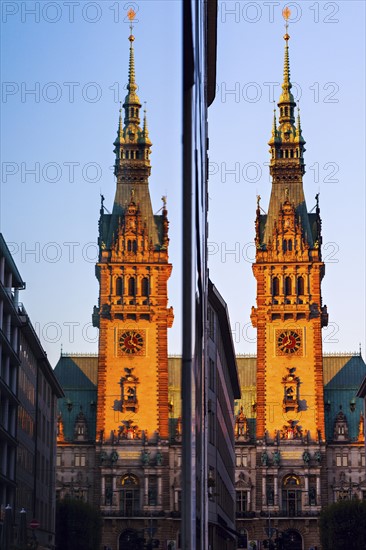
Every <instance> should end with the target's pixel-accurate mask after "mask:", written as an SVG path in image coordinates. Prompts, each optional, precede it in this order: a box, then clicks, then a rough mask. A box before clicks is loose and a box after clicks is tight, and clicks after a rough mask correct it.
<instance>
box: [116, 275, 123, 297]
mask: <svg viewBox="0 0 366 550" xmlns="http://www.w3.org/2000/svg"><path fill="white" fill-rule="evenodd" d="M122 294H123V284H122V279H121V277H117V279H116V295H117V296H122Z"/></svg>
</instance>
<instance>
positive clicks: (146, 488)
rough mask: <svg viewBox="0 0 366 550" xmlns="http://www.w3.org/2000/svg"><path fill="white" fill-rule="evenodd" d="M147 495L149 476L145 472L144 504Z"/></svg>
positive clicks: (145, 504) (145, 503) (146, 500)
mask: <svg viewBox="0 0 366 550" xmlns="http://www.w3.org/2000/svg"><path fill="white" fill-rule="evenodd" d="M148 495H149V478H148V476H147V474H145V478H144V506H147V505H148Z"/></svg>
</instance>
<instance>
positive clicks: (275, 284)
mask: <svg viewBox="0 0 366 550" xmlns="http://www.w3.org/2000/svg"><path fill="white" fill-rule="evenodd" d="M279 293H280V281H279V279H278V277H273V279H272V295H273V296H278V295H279Z"/></svg>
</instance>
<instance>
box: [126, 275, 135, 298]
mask: <svg viewBox="0 0 366 550" xmlns="http://www.w3.org/2000/svg"><path fill="white" fill-rule="evenodd" d="M128 295H129V296H135V295H136V280H135V277H130V278H129V279H128Z"/></svg>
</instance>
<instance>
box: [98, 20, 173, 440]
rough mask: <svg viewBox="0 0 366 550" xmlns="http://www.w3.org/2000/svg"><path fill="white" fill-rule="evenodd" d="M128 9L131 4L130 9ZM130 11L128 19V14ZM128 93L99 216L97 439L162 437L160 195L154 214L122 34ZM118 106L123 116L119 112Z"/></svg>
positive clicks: (169, 316)
mask: <svg viewBox="0 0 366 550" xmlns="http://www.w3.org/2000/svg"><path fill="white" fill-rule="evenodd" d="M131 13H132V12H131ZM133 17H134V14H133V13H132V15H131V17H130V19H131V21H132V19H133ZM129 41H130V53H129V76H128V84H127V95H126V97H125V100H124V103H123V109H122V108H121V110H120V116H119V124H118V131H117V138H116V140H115V142H114V147H115V149H114V152H115V155H116V157H115V164H114V174H115V176H116V193H115V199H114V204H113V209H112V212H111V213H109V212H108V210H107V209H106V208H105V207H104V204H103V201H104V198H103V197H102V205H101V210H100V220H99V240H98V242H99V261H98V263H97V266H96V276H97V278H98V281H99V285H100V291H99V304H98V307H97V308H95V310H94V315H93V320H94V324H95V325H96V326H99V359H98V403H97V429H96V434H97V442H98V443H100V444H108V443H109V444H112V445H116V444H117V443H121V444H122V443H123V441H125V440H128V441H131V440H140V441H146V442H147V441H149V440H150V439H151V438H155V440H156V437H159V438H161V439H162V440H167V439H168V412H169V410H168V409H169V404H168V350H167V329H168V328H169V327H170V326H171V325H172V322H173V311H172V308H168V291H167V283H168V279H169V276H170V274H171V270H172V266H171V264H170V263H169V259H168V244H169V238H168V219H167V210H166V200H165V197H163V205H162V208H161V209H160V211H159V212H160V213H159V214H158V215H154V214H153V210H152V205H151V199H150V193H149V182H148V180H149V176H150V172H151V165H150V153H151V151H150V149H151V145H152V143H151V141H150V138H149V132H148V128H147V120H146V111H144V116H143V123H142V125H140V115H141V103H140V99H139V97H138V95H137V85H136V82H135V61H134V48H133V42H134V36H133V34H132V25H131V34H130V36H129ZM122 114H124V116H122Z"/></svg>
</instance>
